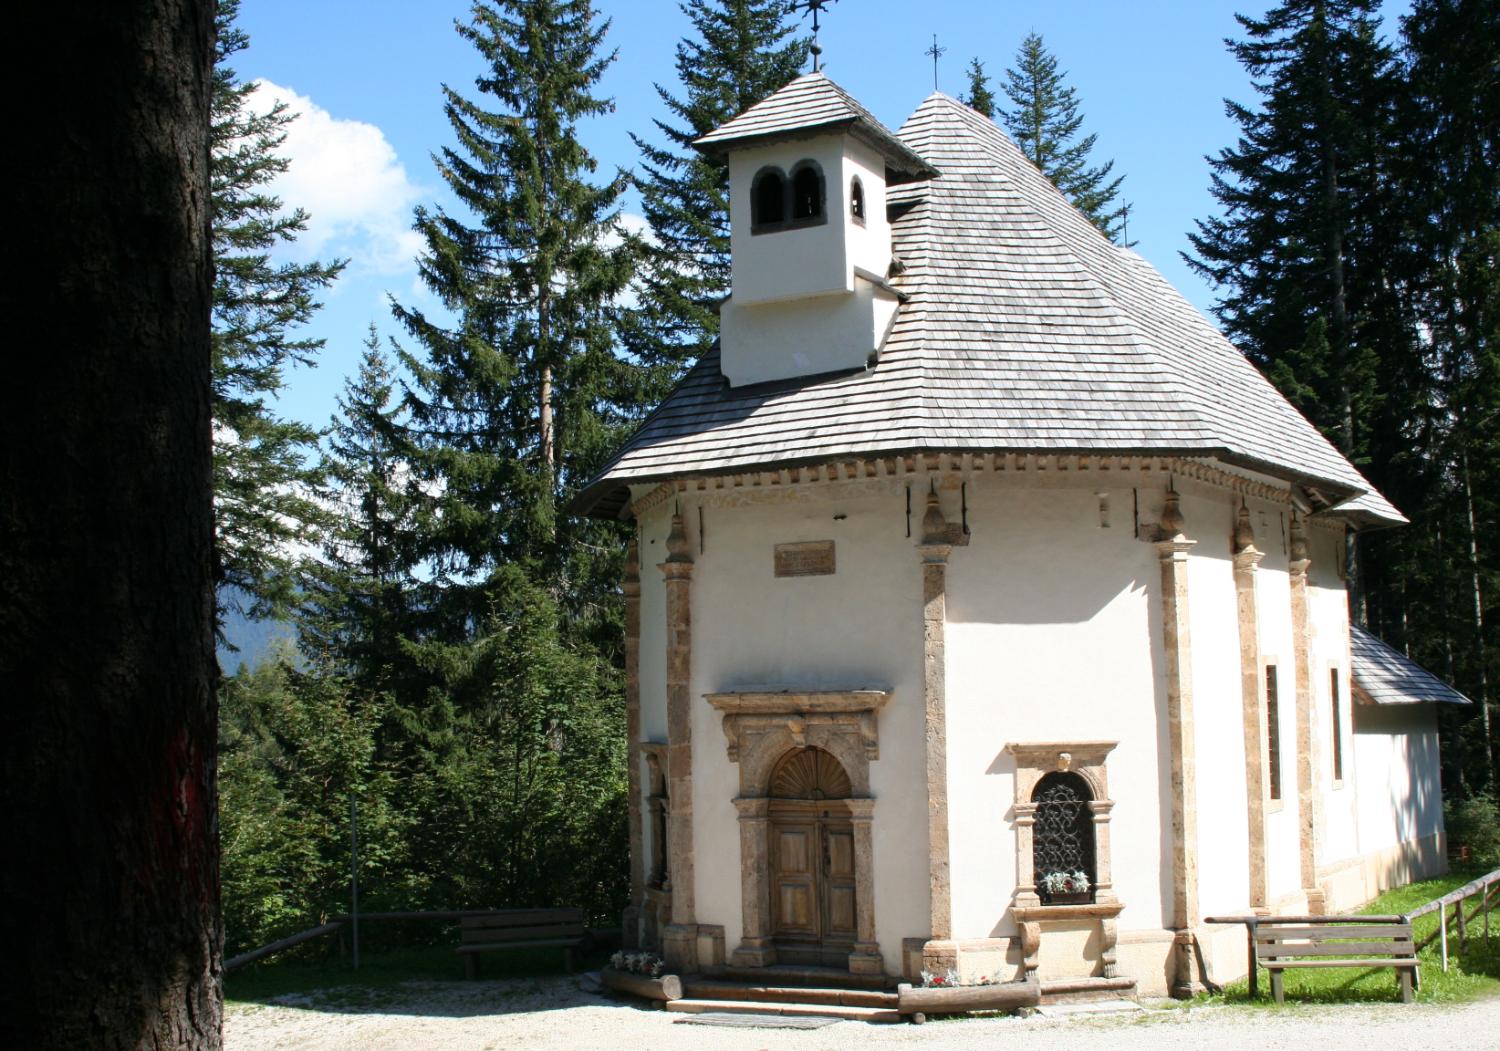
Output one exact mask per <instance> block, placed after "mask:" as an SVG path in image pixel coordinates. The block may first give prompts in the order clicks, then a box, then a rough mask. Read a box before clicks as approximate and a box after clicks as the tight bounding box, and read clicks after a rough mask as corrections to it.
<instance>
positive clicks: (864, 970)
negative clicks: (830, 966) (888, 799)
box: [848, 799, 885, 974]
mask: <svg viewBox="0 0 1500 1051" xmlns="http://www.w3.org/2000/svg"><path fill="white" fill-rule="evenodd" d="M848 806H849V820H850V823H851V825H852V826H853V829H854V874H855V886H854V951H853V952H851V953H850V954H849V971H850V973H852V974H884V973H885V958H884V957H883V956H881V954H880V943H879V942H878V941H876V939H875V835H874V827H873V826H874V817H875V801H874V800H873V799H851V800H849V803H848Z"/></svg>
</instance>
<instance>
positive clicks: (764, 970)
mask: <svg viewBox="0 0 1500 1051" xmlns="http://www.w3.org/2000/svg"><path fill="white" fill-rule="evenodd" d="M714 977H715V978H721V979H725V980H727V981H732V982H744V983H746V984H748V985H759V986H777V987H780V986H805V987H810V988H814V989H894V988H896V983H897V982H898V981H900V979H899V978H892V977H890V976H889V975H884V974H850V973H849V972H848V971H844V970H840V969H839V968H837V967H816V966H812V965H806V966H797V965H793V964H783V963H778V964H772V965H771V966H770V967H724V968H722V969H720V970H719V971H718V973H717V974H715V975H714Z"/></svg>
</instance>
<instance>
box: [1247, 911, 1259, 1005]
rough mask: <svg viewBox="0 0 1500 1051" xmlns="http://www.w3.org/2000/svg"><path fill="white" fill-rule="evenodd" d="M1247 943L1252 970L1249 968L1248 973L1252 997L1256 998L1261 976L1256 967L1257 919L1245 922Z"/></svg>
mask: <svg viewBox="0 0 1500 1051" xmlns="http://www.w3.org/2000/svg"><path fill="white" fill-rule="evenodd" d="M1245 943H1246V948H1247V949H1248V950H1249V963H1250V970H1249V972H1248V974H1249V975H1250V999H1252V1000H1254V999H1255V998H1256V996H1257V995H1258V994H1259V993H1260V981H1259V976H1258V975H1257V974H1256V973H1255V971H1256V967H1255V921H1254V920H1247V921H1246V922H1245Z"/></svg>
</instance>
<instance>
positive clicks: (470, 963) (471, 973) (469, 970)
mask: <svg viewBox="0 0 1500 1051" xmlns="http://www.w3.org/2000/svg"><path fill="white" fill-rule="evenodd" d="M478 956H479V954H478V953H472V952H466V953H464V978H466V979H467V980H469V981H471V982H473V981H478V979H479V960H478Z"/></svg>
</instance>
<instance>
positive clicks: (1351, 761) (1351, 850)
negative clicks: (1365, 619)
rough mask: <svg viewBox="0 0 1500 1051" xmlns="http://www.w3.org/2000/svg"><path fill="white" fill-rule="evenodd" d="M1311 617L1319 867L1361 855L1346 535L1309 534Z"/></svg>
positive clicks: (1313, 531)
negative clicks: (1338, 774) (1338, 754)
mask: <svg viewBox="0 0 1500 1051" xmlns="http://www.w3.org/2000/svg"><path fill="white" fill-rule="evenodd" d="M1308 557H1309V558H1311V559H1312V566H1311V567H1310V569H1309V570H1308V574H1309V575H1308V584H1309V587H1308V611H1309V613H1310V615H1311V619H1312V635H1313V639H1312V654H1311V657H1312V673H1313V679H1312V686H1313V691H1312V692H1313V720H1312V725H1313V734H1314V736H1315V739H1316V741H1317V767H1316V769H1315V770H1314V773H1313V784H1314V785H1315V786H1316V789H1317V791H1318V792H1319V793H1320V794H1321V799H1322V808H1323V815H1322V817H1323V820H1322V827H1321V829H1320V832H1319V838H1318V850H1317V864H1318V865H1319V867H1324V866H1328V865H1333V864H1337V863H1338V862H1341V861H1345V860H1349V859H1352V858H1357V857H1359V856H1360V854H1361V853H1363V849H1362V847H1361V844H1360V839H1359V825H1358V814H1357V808H1356V800H1355V789H1354V786H1355V782H1356V779H1357V773H1356V771H1355V766H1356V764H1357V761H1358V757H1357V756H1356V754H1355V749H1354V745H1353V740H1352V738H1353V734H1352V732H1351V729H1350V722H1349V720H1350V714H1349V706H1350V699H1349V600H1348V593H1347V591H1346V590H1345V587H1344V581H1343V579H1342V577H1341V575H1340V573H1341V569H1342V567H1343V563H1344V549H1343V537H1342V535H1341V534H1340V533H1339V532H1338V531H1336V530H1333V529H1327V528H1322V527H1317V528H1312V529H1309V530H1308ZM1335 669H1336V670H1337V671H1338V679H1339V703H1338V713H1339V714H1338V727H1337V731H1338V735H1339V740H1340V742H1341V746H1342V749H1343V778H1342V780H1340V781H1338V782H1335V780H1334V777H1333V740H1334V736H1333V735H1334V730H1335V726H1334V706H1333V697H1332V679H1331V676H1330V674H1329V673H1330V672H1331V671H1333V670H1335Z"/></svg>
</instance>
